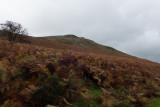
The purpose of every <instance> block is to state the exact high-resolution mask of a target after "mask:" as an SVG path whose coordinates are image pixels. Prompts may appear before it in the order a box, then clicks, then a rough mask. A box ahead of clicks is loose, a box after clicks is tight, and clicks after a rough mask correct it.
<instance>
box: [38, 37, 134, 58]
mask: <svg viewBox="0 0 160 107" xmlns="http://www.w3.org/2000/svg"><path fill="white" fill-rule="evenodd" d="M38 38H40V39H43V40H48V41H54V42H60V43H63V44H69V45H73V46H79V47H83V48H87V49H91V50H94V51H97V52H101V53H104V54H108V55H116V56H126V57H131V56H129V55H127V54H125V53H123V52H120V51H118V50H116V49H114V48H112V47H109V46H104V45H100V44H98V43H96V42H94V41H92V40H89V39H86V38H84V37H77V36H75V35H63V36H47V37H38Z"/></svg>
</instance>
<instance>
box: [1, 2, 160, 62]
mask: <svg viewBox="0 0 160 107" xmlns="http://www.w3.org/2000/svg"><path fill="white" fill-rule="evenodd" d="M6 20H10V21H15V22H18V23H21V24H22V25H23V26H24V27H25V28H27V29H28V31H29V33H30V34H31V35H32V36H49V35H63V34H75V35H77V36H80V37H85V38H88V39H92V40H94V41H96V42H98V43H100V44H103V45H107V46H112V47H114V48H116V49H118V50H120V51H123V52H126V53H128V54H131V55H134V56H137V57H141V58H146V59H149V60H152V61H157V62H160V0H0V23H3V22H5V21H6Z"/></svg>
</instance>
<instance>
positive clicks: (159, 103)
mask: <svg viewBox="0 0 160 107" xmlns="http://www.w3.org/2000/svg"><path fill="white" fill-rule="evenodd" d="M153 100H154V103H150V104H148V105H147V106H146V107H160V99H158V98H154V99H153Z"/></svg>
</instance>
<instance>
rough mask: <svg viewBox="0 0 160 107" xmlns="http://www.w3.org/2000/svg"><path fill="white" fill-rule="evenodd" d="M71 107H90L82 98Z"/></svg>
mask: <svg viewBox="0 0 160 107" xmlns="http://www.w3.org/2000/svg"><path fill="white" fill-rule="evenodd" d="M71 107H90V104H89V103H88V102H87V101H86V100H85V99H84V98H83V97H81V98H80V99H79V100H77V101H76V102H75V103H74V104H73V105H72V106H71Z"/></svg>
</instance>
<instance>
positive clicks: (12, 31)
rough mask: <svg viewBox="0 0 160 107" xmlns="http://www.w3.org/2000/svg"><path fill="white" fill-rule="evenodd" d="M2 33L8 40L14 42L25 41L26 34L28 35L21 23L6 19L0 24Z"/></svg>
mask: <svg viewBox="0 0 160 107" xmlns="http://www.w3.org/2000/svg"><path fill="white" fill-rule="evenodd" d="M0 25H1V30H2V35H3V36H5V37H7V39H8V40H9V41H15V42H25V41H26V36H28V32H27V30H26V29H25V28H23V27H22V25H21V24H19V23H16V22H12V21H6V22H5V23H2V24H0Z"/></svg>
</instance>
